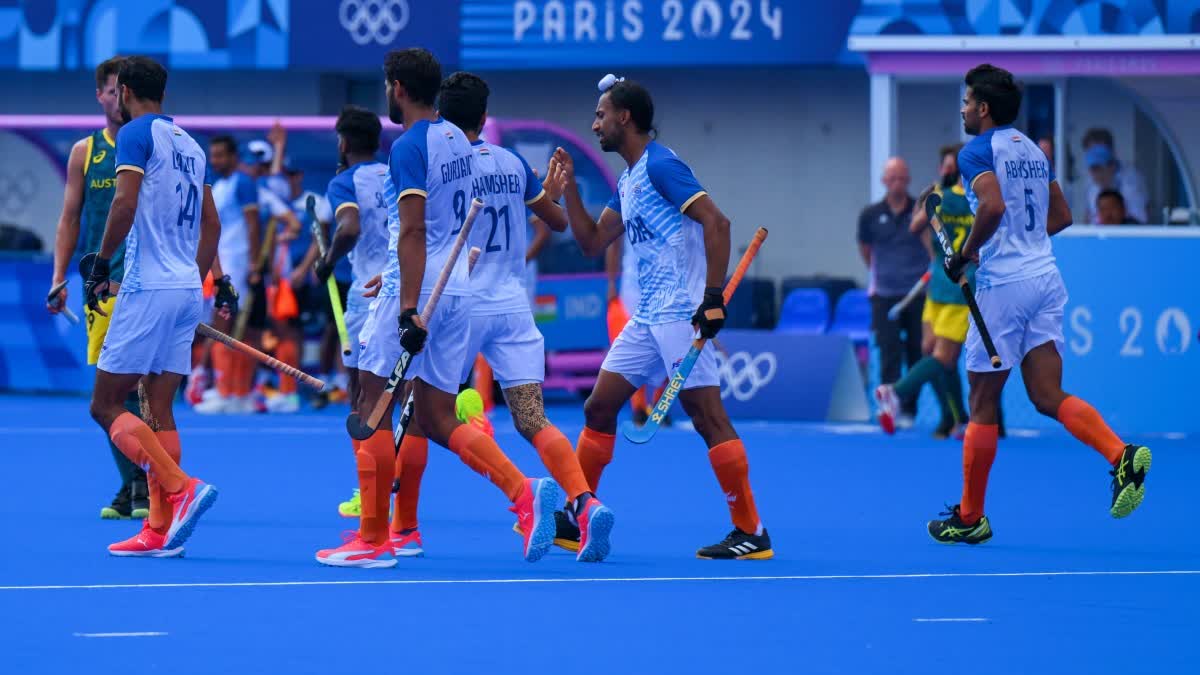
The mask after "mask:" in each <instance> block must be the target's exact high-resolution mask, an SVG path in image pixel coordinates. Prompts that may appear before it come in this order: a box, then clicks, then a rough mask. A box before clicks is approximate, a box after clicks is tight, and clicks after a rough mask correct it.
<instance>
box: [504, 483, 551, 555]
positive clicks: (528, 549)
mask: <svg viewBox="0 0 1200 675" xmlns="http://www.w3.org/2000/svg"><path fill="white" fill-rule="evenodd" d="M561 503H563V494H562V490H560V489H559V487H558V483H555V482H554V479H553V478H526V479H525V487H524V489H522V490H521V494H520V496H519V497H517V501H515V502H513V505H512V506H511V507H509V509H508V510H509V511H512V512H513V513H515V514H517V525H518V526H519V527H520V528H521V529H520V532H522V533H523V534H524V539H525V546H524V549H523V551H524V554H525V562H537V561H539V560H541V559H542V556H544V555H546V552H547V551H549V550H550V547H551V546H552V545H553V544H554V532H555V524H554V510H555V509H556V508H558V507H557V505H558V504H561Z"/></svg>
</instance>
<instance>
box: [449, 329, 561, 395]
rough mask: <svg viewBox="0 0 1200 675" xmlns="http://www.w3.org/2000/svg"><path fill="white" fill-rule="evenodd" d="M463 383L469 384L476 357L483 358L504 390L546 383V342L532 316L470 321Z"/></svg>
mask: <svg viewBox="0 0 1200 675" xmlns="http://www.w3.org/2000/svg"><path fill="white" fill-rule="evenodd" d="M466 353H467V359H466V361H465V363H463V369H462V378H461V381H463V382H466V381H467V375H469V374H470V373H471V366H472V365H473V364H474V361H473V358H472V357H474V355H475V354H483V358H485V359H487V362H488V365H490V366H491V367H492V371H493V372H494V373H495V377H496V381H498V382H499V383H500V388H501V389H512V388H513V387H518V386H520V385H522V384H533V383H535V382H536V383H538V384H541V383H542V382H543V381H545V379H546V340H545V339H544V338H543V337H542V333H541V332H540V331H539V330H538V329H537V326H536V325H535V324H534V322H533V313H531V312H527V311H526V312H518V313H516V314H492V315H489V316H472V317H471V339H470V341H469V342H468V343H467V352H466Z"/></svg>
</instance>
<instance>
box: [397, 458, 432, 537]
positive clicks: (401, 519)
mask: <svg viewBox="0 0 1200 675" xmlns="http://www.w3.org/2000/svg"><path fill="white" fill-rule="evenodd" d="M428 461H429V439H426V438H419V437H417V436H405V437H404V440H403V441H400V454H398V455H396V471H395V474H394V476H395V477H396V478H399V479H400V490H399V491H398V492H396V500H395V508H394V510H393V512H392V531H393V532H402V531H404V530H411V529H414V528H416V527H417V503H418V502H420V501H421V476H424V475H425V464H426V463H427V462H428Z"/></svg>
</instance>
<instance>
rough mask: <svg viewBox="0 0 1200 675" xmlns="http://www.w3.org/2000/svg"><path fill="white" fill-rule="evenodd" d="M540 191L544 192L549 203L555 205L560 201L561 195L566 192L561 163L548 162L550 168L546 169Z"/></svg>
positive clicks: (564, 174)
mask: <svg viewBox="0 0 1200 675" xmlns="http://www.w3.org/2000/svg"><path fill="white" fill-rule="evenodd" d="M542 189H543V190H545V191H546V196H547V197H549V198H550V201H552V202H556V203H557V202H558V200H560V199H562V196H563V193H564V192H566V191H567V174H566V169H564V168H563V165H562V163H561V162H556V161H554V160H553V159H551V160H550V166H549V167H547V168H546V178H545V179H544V180H543V181H542Z"/></svg>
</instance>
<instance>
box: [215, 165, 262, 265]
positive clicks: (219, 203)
mask: <svg viewBox="0 0 1200 675" xmlns="http://www.w3.org/2000/svg"><path fill="white" fill-rule="evenodd" d="M212 194H213V204H214V205H216V207H217V215H218V216H219V217H220V218H221V241H220V243H219V244H218V246H217V254H218V255H220V256H221V260H222V261H223V262H230V263H233V262H234V261H236V260H243V259H246V258H247V256H249V255H250V239H249V238H248V237H247V235H246V211H255V210H257V209H258V187H257V186H256V185H255V184H254V179H253V178H251V177H250V176H247V175H246V174H244V173H242V172H241V171H234V172H233V173H231V174H229V175H228V176H218V177H217V179H216V180H215V181H213V186H212ZM239 281H240V280H239Z"/></svg>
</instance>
